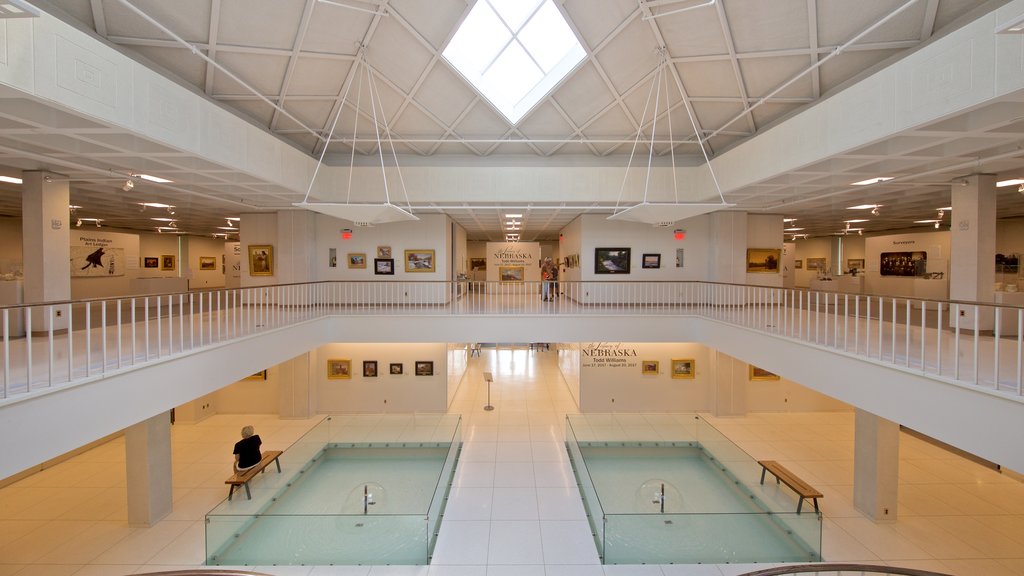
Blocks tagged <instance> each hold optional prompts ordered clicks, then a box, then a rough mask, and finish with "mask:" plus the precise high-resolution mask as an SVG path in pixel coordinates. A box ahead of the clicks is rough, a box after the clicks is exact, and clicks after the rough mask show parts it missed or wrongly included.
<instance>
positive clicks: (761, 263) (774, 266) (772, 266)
mask: <svg viewBox="0 0 1024 576" xmlns="http://www.w3.org/2000/svg"><path fill="white" fill-rule="evenodd" d="M780 260H782V249H780V248H747V272H748V273H754V274H777V273H778V272H779V261H780Z"/></svg>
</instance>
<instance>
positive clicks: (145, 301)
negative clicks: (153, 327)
mask: <svg viewBox="0 0 1024 576" xmlns="http://www.w3.org/2000/svg"><path fill="white" fill-rule="evenodd" d="M142 338H143V339H144V340H145V343H146V362H149V296H143V297H142Z"/></svg>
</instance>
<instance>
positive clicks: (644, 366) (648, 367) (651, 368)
mask: <svg viewBox="0 0 1024 576" xmlns="http://www.w3.org/2000/svg"><path fill="white" fill-rule="evenodd" d="M640 373H641V374H657V373H658V361H657V360H643V361H641V362H640Z"/></svg>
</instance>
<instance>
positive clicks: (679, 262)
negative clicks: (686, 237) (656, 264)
mask: <svg viewBox="0 0 1024 576" xmlns="http://www.w3.org/2000/svg"><path fill="white" fill-rule="evenodd" d="M685 256H686V250H685V249H684V248H676V268H682V267H683V263H684V262H685Z"/></svg>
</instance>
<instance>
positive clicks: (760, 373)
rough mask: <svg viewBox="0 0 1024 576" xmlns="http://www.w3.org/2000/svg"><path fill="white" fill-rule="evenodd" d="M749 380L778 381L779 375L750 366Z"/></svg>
mask: <svg viewBox="0 0 1024 576" xmlns="http://www.w3.org/2000/svg"><path fill="white" fill-rule="evenodd" d="M750 379H751V380H779V379H780V378H779V375H778V374H775V373H772V372H769V371H767V370H765V369H764V368H758V367H757V366H754V365H753V364H750Z"/></svg>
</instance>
